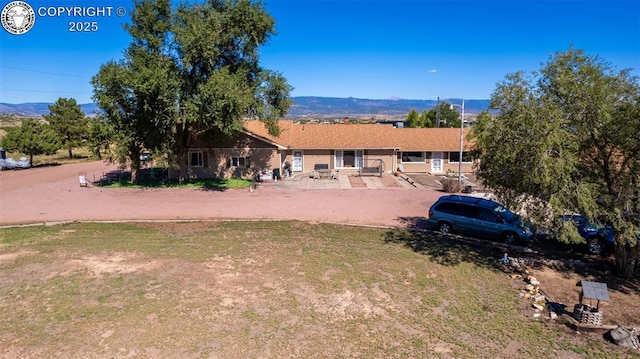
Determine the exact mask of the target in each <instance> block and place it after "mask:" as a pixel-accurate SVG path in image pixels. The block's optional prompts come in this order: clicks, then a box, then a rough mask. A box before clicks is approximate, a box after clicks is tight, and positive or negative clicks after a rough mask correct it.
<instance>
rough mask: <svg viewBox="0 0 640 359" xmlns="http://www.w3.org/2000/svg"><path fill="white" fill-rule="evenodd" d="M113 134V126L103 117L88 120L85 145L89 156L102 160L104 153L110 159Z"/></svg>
mask: <svg viewBox="0 0 640 359" xmlns="http://www.w3.org/2000/svg"><path fill="white" fill-rule="evenodd" d="M114 133H115V131H114V130H113V124H112V123H111V122H110V121H108V120H107V119H106V118H104V116H96V117H93V118H90V119H89V132H88V135H87V143H86V145H87V147H88V148H89V151H91V154H92V155H94V156H96V157H98V159H102V153H103V152H106V153H107V154H108V157H109V159H111V158H112V155H111V144H113V143H114Z"/></svg>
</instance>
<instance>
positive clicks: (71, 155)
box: [69, 147, 73, 160]
mask: <svg viewBox="0 0 640 359" xmlns="http://www.w3.org/2000/svg"><path fill="white" fill-rule="evenodd" d="M69 159H70V160H71V159H73V152H72V151H71V147H69Z"/></svg>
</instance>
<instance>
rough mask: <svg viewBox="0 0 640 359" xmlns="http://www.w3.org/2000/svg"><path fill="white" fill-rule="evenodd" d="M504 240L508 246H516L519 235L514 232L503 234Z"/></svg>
mask: <svg viewBox="0 0 640 359" xmlns="http://www.w3.org/2000/svg"><path fill="white" fill-rule="evenodd" d="M502 240H503V241H504V243H506V244H515V243H516V242H517V241H518V235H517V234H515V233H513V232H505V233H503V234H502Z"/></svg>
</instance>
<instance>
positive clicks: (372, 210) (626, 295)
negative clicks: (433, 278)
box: [0, 162, 640, 327]
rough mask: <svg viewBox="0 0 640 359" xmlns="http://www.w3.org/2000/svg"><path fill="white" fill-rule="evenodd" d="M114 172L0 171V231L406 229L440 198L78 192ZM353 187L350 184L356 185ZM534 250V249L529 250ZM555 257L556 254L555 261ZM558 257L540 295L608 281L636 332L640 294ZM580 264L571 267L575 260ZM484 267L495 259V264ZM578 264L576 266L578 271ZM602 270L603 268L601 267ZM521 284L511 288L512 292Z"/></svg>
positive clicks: (619, 310)
mask: <svg viewBox="0 0 640 359" xmlns="http://www.w3.org/2000/svg"><path fill="white" fill-rule="evenodd" d="M114 170H116V168H115V167H114V166H111V165H107V164H105V163H103V162H88V163H79V164H70V165H61V166H49V167H40V168H31V169H27V170H17V171H2V172H0V226H9V225H18V224H37V223H52V222H61V221H175V220H208V219H297V220H301V221H307V222H311V223H318V222H326V223H342V224H355V225H371V226H393V227H412V226H416V225H417V224H419V223H420V221H422V220H423V219H424V218H425V216H426V214H427V210H428V208H429V206H430V205H431V204H432V203H433V202H434V201H435V200H436V199H437V198H438V197H439V196H441V195H442V192H439V191H436V190H433V189H427V190H418V189H407V188H403V187H401V186H397V187H396V186H392V184H391V183H390V184H389V186H391V187H390V188H387V189H381V190H368V189H366V188H363V187H362V186H358V185H357V182H356V181H357V178H354V179H352V185H353V187H354V188H353V189H351V190H304V189H285V188H279V187H276V186H262V187H259V188H258V189H257V190H255V191H253V192H250V191H249V190H229V191H207V190H198V189H127V188H108V189H105V188H100V187H95V186H92V185H89V186H88V187H80V185H79V181H78V176H79V174H80V173H83V174H86V177H87V178H88V179H89V180H90V181H92V180H94V179H98V178H100V176H102V175H103V174H104V173H107V172H110V171H114ZM354 184H356V185H354ZM534 249H535V248H534ZM554 256H555V255H554ZM581 256H582V255H577V256H574V255H572V254H567V253H564V255H559V256H555V257H554V258H558V259H557V261H556V262H553V263H556V264H559V265H540V266H537V267H535V268H532V274H533V275H534V276H536V277H537V278H538V279H539V280H540V282H541V288H542V289H543V290H544V291H545V293H546V294H547V295H548V296H549V297H550V299H552V300H553V301H555V302H560V303H564V304H566V305H567V307H568V308H567V309H568V310H571V309H572V306H573V304H574V303H576V301H577V298H578V292H579V288H577V287H576V283H577V282H578V281H579V280H582V279H586V280H593V281H601V282H606V283H607V284H608V285H609V287H610V299H611V300H610V301H609V302H606V303H602V304H601V308H602V310H603V312H604V321H605V323H606V324H615V325H623V326H636V327H640V294H639V293H640V287H639V285H638V283H637V282H632V283H628V282H619V281H616V280H615V279H614V276H613V275H612V274H611V272H610V271H608V268H610V261H611V259H610V258H609V259H607V260H605V261H602V260H600V259H597V258H596V259H593V258H590V259H588V260H586V261H583V260H582V257H581ZM540 257H542V258H544V255H542V256H540ZM576 258H577V259H579V260H578V261H575V259H576ZM487 260H494V259H493V258H491V259H487ZM576 263H577V264H576ZM603 263H604V264H603ZM524 285H525V283H518V282H517V281H514V286H515V287H516V290H519V288H518V287H520V286H521V287H524Z"/></svg>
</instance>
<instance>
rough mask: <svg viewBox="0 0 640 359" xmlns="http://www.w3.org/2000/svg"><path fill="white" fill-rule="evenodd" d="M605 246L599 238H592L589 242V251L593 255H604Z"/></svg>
mask: <svg viewBox="0 0 640 359" xmlns="http://www.w3.org/2000/svg"><path fill="white" fill-rule="evenodd" d="M603 249H604V244H603V243H602V239H601V238H599V237H591V238H589V239H588V240H587V250H588V251H589V253H591V254H602V251H603Z"/></svg>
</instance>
